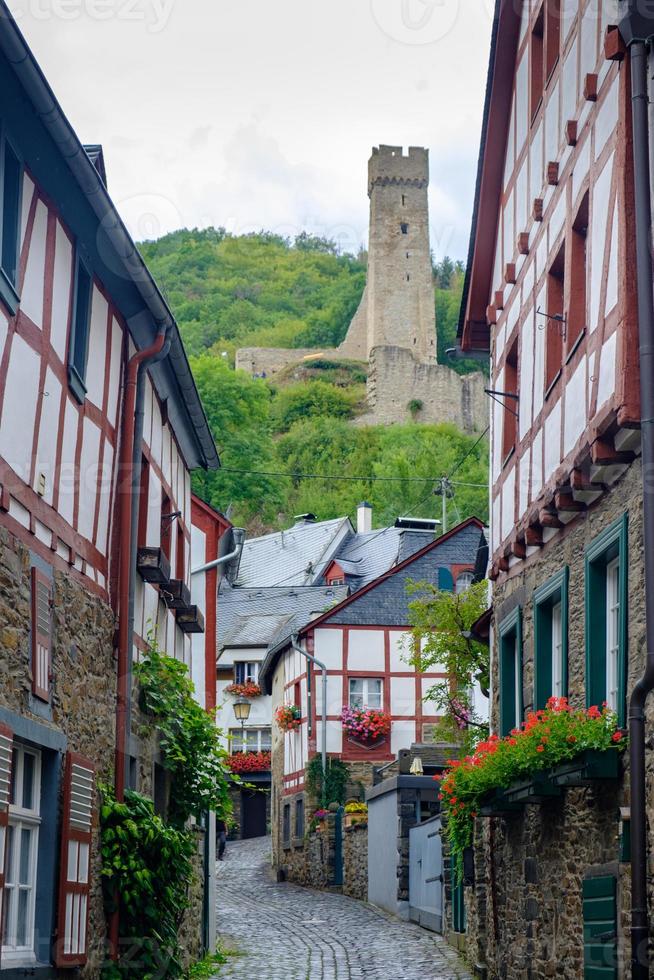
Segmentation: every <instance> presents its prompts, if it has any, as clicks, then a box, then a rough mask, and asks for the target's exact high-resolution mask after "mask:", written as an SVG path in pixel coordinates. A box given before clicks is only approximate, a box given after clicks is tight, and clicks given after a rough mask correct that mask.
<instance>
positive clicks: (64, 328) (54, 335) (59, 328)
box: [50, 222, 73, 364]
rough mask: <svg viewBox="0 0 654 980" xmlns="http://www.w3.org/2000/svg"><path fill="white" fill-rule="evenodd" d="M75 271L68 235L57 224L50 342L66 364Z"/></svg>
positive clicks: (58, 223)
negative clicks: (72, 282) (72, 278)
mask: <svg viewBox="0 0 654 980" xmlns="http://www.w3.org/2000/svg"><path fill="white" fill-rule="evenodd" d="M72 271H73V247H72V245H71V243H70V239H69V238H68V235H67V234H66V232H65V231H64V229H63V228H62V226H61V224H60V222H57V229H56V235H55V259H54V279H53V283H52V320H51V325H50V342H51V343H52V346H53V347H54V349H55V351H56V353H57V356H58V357H59V360H60V361H62V363H64V364H65V363H66V354H67V352H66V339H67V336H68V317H69V313H70V280H71V276H72Z"/></svg>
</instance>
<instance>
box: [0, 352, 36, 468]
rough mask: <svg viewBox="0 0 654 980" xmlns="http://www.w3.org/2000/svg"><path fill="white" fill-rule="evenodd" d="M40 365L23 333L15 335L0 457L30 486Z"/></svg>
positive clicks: (0, 423) (1, 426)
mask: <svg viewBox="0 0 654 980" xmlns="http://www.w3.org/2000/svg"><path fill="white" fill-rule="evenodd" d="M40 365H41V359H40V357H39V355H38V354H37V353H36V352H35V351H34V350H32V348H31V347H30V346H29V345H28V344H26V343H25V341H24V340H23V339H22V337H21V336H20V335H19V334H15V335H14V339H13V342H12V345H11V355H10V357H9V368H8V371H7V379H6V386H5V397H4V402H3V408H2V417H1V418H0V456H3V457H4V459H5V460H6V461H7V463H9V465H10V466H11V467H12V469H13V470H15V471H16V473H17V474H18V475H19V476H20V477H21V478H22V479H24V480H25V482H26V483H28V482H29V473H30V461H31V455H32V433H33V431H34V419H35V416H36V403H37V397H38V390H39V370H40ZM26 434H27V436H28V438H26Z"/></svg>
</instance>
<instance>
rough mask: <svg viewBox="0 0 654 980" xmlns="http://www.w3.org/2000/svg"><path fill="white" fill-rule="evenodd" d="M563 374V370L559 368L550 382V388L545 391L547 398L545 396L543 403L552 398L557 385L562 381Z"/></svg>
mask: <svg viewBox="0 0 654 980" xmlns="http://www.w3.org/2000/svg"><path fill="white" fill-rule="evenodd" d="M562 373H563V368H559V370H558V371H557V372H556V374H555V375H554V377H553V378H552V380H551V381H550V383H549V385H548V387H547V388H546V389H545V396H544V399H543V401H547V399H548V398H549V397H550V395H551V394H552V392H553V391H554V389H555V388H556V386H557V384H558V382H559V379H560V377H561V375H562Z"/></svg>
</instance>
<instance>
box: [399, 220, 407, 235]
mask: <svg viewBox="0 0 654 980" xmlns="http://www.w3.org/2000/svg"><path fill="white" fill-rule="evenodd" d="M400 230H401V232H402V234H403V235H408V234H409V226H408V225H407V223H406V222H405V221H403V222H402V224H401V225H400Z"/></svg>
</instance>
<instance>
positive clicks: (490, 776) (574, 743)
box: [436, 698, 626, 874]
mask: <svg viewBox="0 0 654 980" xmlns="http://www.w3.org/2000/svg"><path fill="white" fill-rule="evenodd" d="M625 744H626V740H625V737H624V734H623V733H622V732H621V731H620V730H619V729H618V727H617V716H616V714H615V712H614V711H611V710H610V709H609V708H608V707H607V706H606V705H604V706H603V708H602V709H601V710H600V709H599V708H598V707H597V706H596V705H593V706H592V707H591V708H589V709H588V710H587V711H584V710H582V709H574V708H572V707H571V706H570V705H569V704H568V701H567V698H550V700H549V701H548V702H547V708H546V709H545V710H541V711H535V712H530V713H529V715H528V716H527V720H526V721H524V722H523V723H522V725H521V727H520V728H514V729H513V731H512V732H511V734H510V735H508V736H506V738H503V739H500V738H498V736H497V735H491V736H490V737H489V738H488V739H487V740H486V741H484V742H480V743H479V745H478V746H477V748H476V749H475V752H474V753H473V755H469V756H466V757H465V758H464V759H456V760H450V761H449V763H448V765H449V769H447V770H446V771H445V772H444V773H442V774H441V775H440V776H437V777H436V778H437V779H439V780H440V781H441V792H440V799H441V801H442V805H443V810H444V812H445V814H446V815H447V837H448V840H449V843H450V848H451V851H452V856H453V859H454V861H455V864H456V866H457V869H458V872H459V874H460V873H461V868H462V865H461V862H462V856H463V851H464V849H465V848H466V847H469V846H470V845H471V844H472V836H473V823H474V819H475V817H476V816H477V814H478V813H479V812H480V809H481V808H482V807H484V806H487V805H488V801H489V799H490V798H491V796H492V795H493V794H494V793H496V791H497V790H508V789H509V788H510V787H511V786H512V784H516V783H518V782H519V781H525V782H527V781H528V780H530V779H531V778H532V777H533V776H534V774H541V775H543V776H545V775H546V774H549V772H550V771H551V770H552V769H553V768H555V767H557V766H559V765H560V764H562V763H564V762H566V761H568V760H572V759H574V758H576V757H577V756H580V755H582V754H584V753H586V752H588V751H589V750H593V751H594V752H599V753H613V752H619V751H621V750H622V749H624V747H625Z"/></svg>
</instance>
